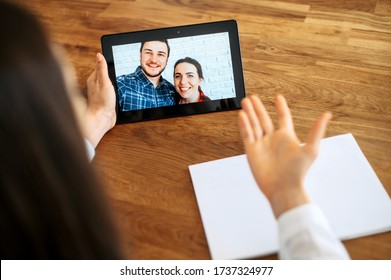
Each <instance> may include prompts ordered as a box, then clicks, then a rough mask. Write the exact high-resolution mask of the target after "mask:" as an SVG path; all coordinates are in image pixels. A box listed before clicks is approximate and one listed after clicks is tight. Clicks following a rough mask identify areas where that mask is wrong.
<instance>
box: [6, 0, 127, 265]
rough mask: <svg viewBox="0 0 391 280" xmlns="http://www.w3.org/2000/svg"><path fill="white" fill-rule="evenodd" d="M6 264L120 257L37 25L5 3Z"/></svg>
mask: <svg viewBox="0 0 391 280" xmlns="http://www.w3.org/2000/svg"><path fill="white" fill-rule="evenodd" d="M0 26H1V27H0V37H1V38H2V40H3V42H2V44H1V45H0V135H1V137H0V159H1V160H0V188H1V189H0V223H1V238H0V254H1V259H117V258H120V257H121V254H120V252H119V246H118V243H117V238H116V237H117V235H116V231H115V230H114V226H113V224H112V221H111V218H110V215H109V207H108V205H107V202H108V201H107V198H106V196H105V194H104V191H103V188H102V186H101V184H100V183H99V181H98V179H97V177H96V176H95V174H94V172H93V170H92V167H91V165H90V163H89V162H88V159H87V156H86V150H85V146H84V140H83V137H82V135H81V133H80V130H79V128H78V125H77V122H76V118H75V116H74V112H73V109H72V106H71V103H70V100H69V97H68V94H67V92H66V88H65V83H64V81H63V77H62V71H61V69H60V67H59V64H58V63H57V61H56V59H55V57H54V55H53V54H52V51H51V49H50V46H49V42H48V39H47V38H46V36H45V34H44V31H43V30H42V27H41V25H40V24H39V22H38V21H37V20H36V19H35V18H34V17H33V16H32V15H31V14H30V13H28V12H26V11H24V10H23V9H20V8H17V7H15V6H13V5H11V4H7V3H4V2H1V1H0Z"/></svg>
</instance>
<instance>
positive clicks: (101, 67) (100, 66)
mask: <svg viewBox="0 0 391 280" xmlns="http://www.w3.org/2000/svg"><path fill="white" fill-rule="evenodd" d="M108 75H109V74H108V70H107V63H106V60H105V58H104V56H103V55H102V54H100V53H97V54H96V78H97V80H98V81H104V80H105V79H106V78H107V77H108Z"/></svg>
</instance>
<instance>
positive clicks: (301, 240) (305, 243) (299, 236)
mask: <svg viewBox="0 0 391 280" xmlns="http://www.w3.org/2000/svg"><path fill="white" fill-rule="evenodd" d="M278 230H279V243H280V251H279V258H280V259H304V260H310V259H326V260H331V259H345V260H346V259H350V257H349V254H348V253H347V251H346V249H345V247H344V246H343V244H342V243H341V241H340V240H339V239H338V238H337V237H336V236H335V235H334V233H333V231H332V230H331V228H330V226H329V224H328V221H327V219H326V217H325V216H324V214H323V212H322V211H321V210H320V208H319V207H318V206H316V205H315V204H312V203H309V204H305V205H302V206H299V207H296V208H294V209H291V210H289V211H287V212H285V213H283V214H282V215H281V216H280V217H279V218H278Z"/></svg>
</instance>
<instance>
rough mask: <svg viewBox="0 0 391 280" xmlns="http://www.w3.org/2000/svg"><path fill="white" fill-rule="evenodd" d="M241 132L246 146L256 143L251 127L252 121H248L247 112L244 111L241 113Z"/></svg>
mask: <svg viewBox="0 0 391 280" xmlns="http://www.w3.org/2000/svg"><path fill="white" fill-rule="evenodd" d="M239 130H240V135H241V136H242V139H243V143H244V145H245V146H246V145H248V144H252V143H254V141H255V138H254V132H253V129H252V127H251V124H250V120H249V119H248V117H247V114H246V112H244V111H243V110H241V111H240V112H239Z"/></svg>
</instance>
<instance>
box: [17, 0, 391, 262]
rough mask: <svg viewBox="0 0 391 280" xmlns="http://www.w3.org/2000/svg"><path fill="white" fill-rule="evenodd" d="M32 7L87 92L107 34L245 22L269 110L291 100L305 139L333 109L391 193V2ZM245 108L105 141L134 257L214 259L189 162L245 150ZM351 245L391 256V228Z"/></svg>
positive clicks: (107, 174) (129, 129) (253, 72)
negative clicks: (240, 123)
mask: <svg viewBox="0 0 391 280" xmlns="http://www.w3.org/2000/svg"><path fill="white" fill-rule="evenodd" d="M17 2H21V3H22V2H23V1H17ZM25 2H26V3H22V5H25V6H27V7H28V8H30V9H31V10H32V11H33V12H34V13H35V14H37V15H38V16H39V17H40V19H41V20H42V22H43V23H44V25H45V26H46V27H47V29H48V31H49V33H50V35H51V36H52V39H53V41H54V42H56V43H58V44H60V45H62V46H63V47H64V48H65V49H66V51H67V54H68V56H69V60H70V61H72V62H73V64H74V65H75V67H76V73H77V79H78V81H79V83H80V86H81V88H85V80H86V78H87V76H88V75H89V74H90V72H91V71H92V69H93V67H94V59H95V54H96V52H98V51H100V37H101V36H102V35H103V34H107V33H117V32H126V31H134V30H142V29H151V28H161V27H168V26H173V25H184V24H193V23H202V22H207V21H218V20H224V19H235V20H237V22H238V25H239V32H240V40H241V49H242V60H243V68H244V77H245V85H246V92H247V94H248V95H249V94H253V95H259V96H260V97H261V98H262V100H264V102H265V104H266V107H267V109H268V110H269V111H273V108H274V107H273V106H274V105H273V99H274V96H275V95H276V94H278V93H282V94H284V95H285V96H286V98H287V99H288V102H289V105H290V107H291V109H292V114H293V117H294V121H295V124H296V130H297V134H298V136H299V138H300V139H303V140H304V139H305V135H306V133H307V131H308V129H309V127H310V125H311V123H312V121H313V120H314V119H315V118H316V117H317V116H318V115H319V114H320V113H321V112H323V111H325V110H330V111H332V112H333V113H334V119H333V121H332V122H331V124H330V126H329V128H328V132H327V136H333V135H337V134H342V133H348V132H351V133H353V135H354V136H355V137H356V139H357V141H358V143H359V145H360V147H361V149H362V150H363V152H364V154H365V155H366V157H367V158H368V160H369V162H370V163H371V165H372V167H373V168H374V170H375V171H376V173H377V175H378V176H379V178H380V180H381V182H382V183H383V185H384V187H385V188H386V190H387V192H388V194H389V195H391V114H390V113H391V3H390V1H387V0H378V1H376V0H368V1H358V0H351V1H337V0H312V1H300V0H296V1H295V0H288V1H283V0H282V1H279V2H273V1H257V0H231V1H209V0H205V1H169V0H166V1H158V0H148V1H141V0H140V1H139V0H136V1H109V0H95V1H43V0H32V1H25ZM237 113H238V112H237V111H227V112H219V113H212V114H203V115H194V116H188V117H181V118H171V119H164V120H156V121H148V122H140V123H133V124H125V125H118V126H116V127H114V128H113V129H112V130H111V131H110V132H109V133H108V134H107V135H106V136H105V137H104V138H103V140H102V142H101V143H100V145H99V146H98V148H97V151H96V158H95V160H94V164H95V165H96V168H97V170H98V173H99V175H100V176H101V178H102V180H104V181H105V183H106V185H107V192H108V195H109V196H110V198H111V201H112V202H113V208H114V216H115V219H116V221H117V224H118V227H119V229H120V234H121V240H122V248H123V250H124V252H125V254H126V257H127V258H130V259H209V258H210V254H209V250H208V245H207V241H206V238H205V234H204V230H203V225H202V222H201V218H200V214H199V209H198V206H197V202H196V199H195V194H194V190H193V186H192V183H191V179H190V175H189V171H188V166H189V165H191V164H195V163H200V162H204V161H209V160H214V159H220V158H224V157H229V156H235V155H239V154H243V153H244V150H243V146H242V143H241V139H240V136H239V132H238V128H237ZM272 117H273V119H275V114H274V112H272ZM347 199H348V198H347ZM216 207H218V201H216ZM344 244H345V245H346V247H347V249H348V251H349V253H350V255H351V257H352V258H353V259H391V232H388V233H383V234H378V235H372V236H368V237H364V238H357V239H354V240H350V241H345V242H344ZM269 258H272V259H273V258H276V255H273V256H270V257H269Z"/></svg>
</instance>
